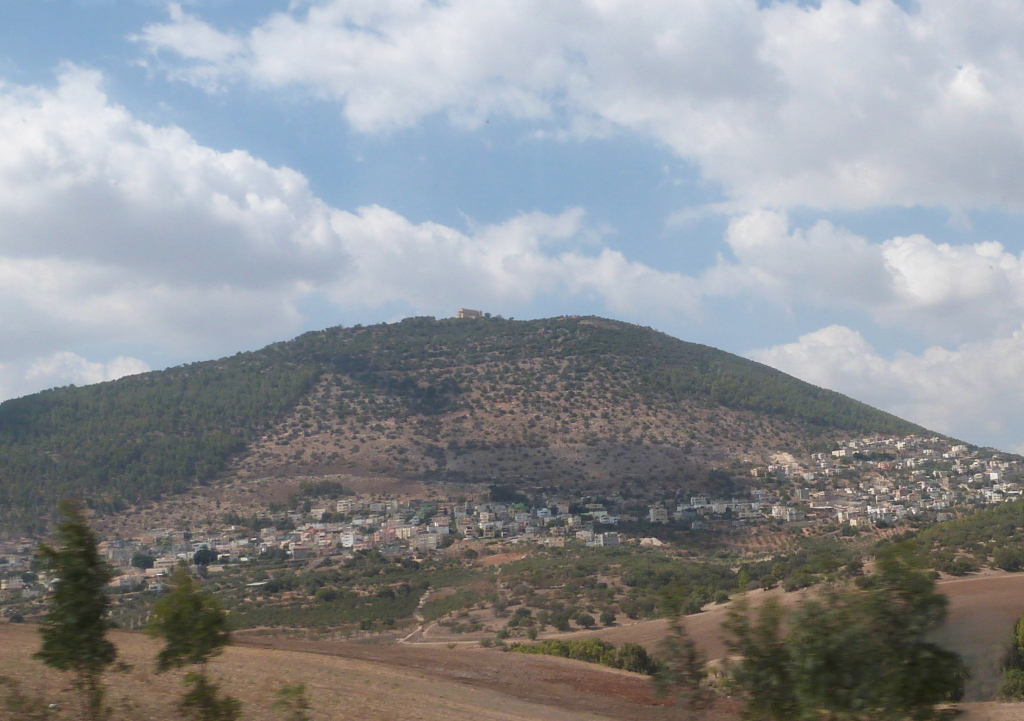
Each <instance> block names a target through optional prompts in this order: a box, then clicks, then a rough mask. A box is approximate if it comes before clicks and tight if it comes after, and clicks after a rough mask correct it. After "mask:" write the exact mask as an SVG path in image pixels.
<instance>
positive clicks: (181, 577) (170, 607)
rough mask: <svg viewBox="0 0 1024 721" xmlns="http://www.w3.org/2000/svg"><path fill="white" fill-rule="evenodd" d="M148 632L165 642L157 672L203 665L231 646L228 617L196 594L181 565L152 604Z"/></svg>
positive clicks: (193, 583)
mask: <svg viewBox="0 0 1024 721" xmlns="http://www.w3.org/2000/svg"><path fill="white" fill-rule="evenodd" d="M148 631H149V633H150V634H152V635H154V636H159V637H162V638H163V639H164V640H165V641H166V645H165V646H164V648H163V650H161V651H160V653H159V654H158V655H157V670H158V671H166V670H168V669H171V668H181V667H182V666H185V665H190V664H205V663H206V662H207V661H208V660H209V659H210V658H212V657H213V656H216V655H217V654H219V653H220V652H221V651H222V650H223V648H224V646H227V645H228V644H230V643H231V633H230V632H229V631H228V617H227V614H226V613H224V611H223V610H222V609H221V608H220V606H219V605H218V603H217V601H216V600H215V599H214V598H212V597H211V596H208V595H206V594H204V593H201V592H200V591H199V589H198V588H197V587H196V584H195V582H194V581H193V579H192V575H191V574H190V573H189V570H188V566H187V565H185V564H184V563H182V564H179V565H178V566H177V567H176V568H175V569H174V575H173V576H171V592H170V593H169V594H167V595H166V596H164V597H163V598H161V599H160V600H159V601H157V602H156V603H155V604H153V612H152V616H151V620H150V623H149V627H148Z"/></svg>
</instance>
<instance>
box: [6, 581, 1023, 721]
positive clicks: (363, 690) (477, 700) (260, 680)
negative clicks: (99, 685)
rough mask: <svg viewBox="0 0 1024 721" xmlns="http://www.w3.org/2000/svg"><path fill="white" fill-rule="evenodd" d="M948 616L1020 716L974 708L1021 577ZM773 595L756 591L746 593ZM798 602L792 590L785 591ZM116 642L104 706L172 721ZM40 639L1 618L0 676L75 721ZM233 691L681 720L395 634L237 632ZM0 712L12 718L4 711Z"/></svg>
mask: <svg viewBox="0 0 1024 721" xmlns="http://www.w3.org/2000/svg"><path fill="white" fill-rule="evenodd" d="M940 588H941V589H942V590H943V591H944V592H945V593H947V594H948V595H949V597H950V618H949V623H948V624H947V626H946V628H945V629H944V630H943V631H942V633H941V640H943V641H944V642H945V643H947V644H949V645H950V646H952V647H953V648H955V649H956V650H957V651H959V652H960V653H962V654H964V655H965V656H966V657H967V658H968V661H969V663H970V664H971V667H972V670H973V673H974V678H973V679H972V682H971V686H970V688H969V697H968V700H969V701H972V703H968V704H966V705H965V709H966V711H967V714H966V715H965V716H963V717H961V718H966V719H969V721H1010V720H1011V719H1024V706H1022V705H1019V704H1000V703H980V702H978V701H979V699H981V698H985V697H987V696H988V694H990V693H991V691H992V690H993V689H994V688H995V684H996V683H997V678H998V675H997V668H996V667H997V664H998V660H999V655H1000V654H1001V649H1002V644H1003V642H1004V639H1005V638H1006V637H1007V635H1008V634H1009V630H1010V628H1011V627H1012V625H1013V622H1014V619H1016V618H1017V616H1019V615H1020V614H1022V613H1024V575H1010V574H994V573H993V574H987V575H980V576H975V577H971V578H967V579H954V580H946V581H943V582H941V583H940ZM766 595H767V594H763V593H760V592H757V593H752V594H751V601H752V602H756V601H757V600H759V599H763V598H765V597H766ZM782 598H783V599H787V600H788V599H794V600H795V599H796V598H797V595H796V594H782ZM726 611H727V607H726V606H724V605H723V606H712V607H709V609H708V610H707V611H705V612H704V613H701V614H699V615H697V616H693V617H691V618H690V619H689V628H690V631H691V633H692V634H693V636H694V638H695V639H696V640H697V642H698V643H699V644H700V645H701V646H702V647H703V648H704V649H705V651H706V652H707V653H708V655H709V656H710V657H712V658H717V657H721V656H722V655H724V653H725V648H724V645H722V639H721V634H720V629H719V626H720V624H721V621H722V620H724V618H725V615H726ZM664 630H665V622H664V621H645V622H638V623H634V624H630V625H623V626H618V627H613V628H610V629H603V630H601V631H596V632H578V633H574V634H568V635H570V636H572V637H575V638H582V637H585V636H590V635H596V636H600V637H602V638H604V639H606V640H609V641H611V642H613V643H615V644H616V645H618V644H621V643H623V642H625V641H635V642H640V643H643V644H644V645H647V646H648V647H649V648H651V649H652V650H655V649H656V648H657V643H658V641H659V640H660V638H661V636H662V635H663V634H664ZM112 637H113V640H114V641H115V643H116V644H117V645H118V648H119V649H120V650H121V653H122V654H123V657H124V659H125V660H126V661H127V662H129V663H130V664H131V665H132V668H131V670H129V671H128V672H126V673H124V674H113V675H111V676H109V688H110V694H109V698H108V700H109V702H110V704H111V705H112V706H113V707H114V709H115V711H116V713H115V718H123V719H129V718H146V719H154V721H163V720H165V719H167V720H169V719H173V718H177V716H176V714H175V709H174V702H175V700H176V699H177V697H178V695H179V693H180V688H181V687H180V686H179V685H178V682H179V680H180V674H175V673H170V674H165V675H156V674H155V673H154V672H153V659H154V657H155V655H156V651H157V649H158V644H157V643H156V642H155V641H153V640H151V639H149V638H148V637H146V636H145V635H143V634H139V633H128V632H114V633H113V634H112ZM37 648H38V635H37V633H36V628H35V627H34V626H31V625H27V624H25V625H22V624H5V625H3V626H0V676H5V677H8V678H13V679H16V680H18V681H19V682H20V683H21V685H22V688H23V690H25V691H26V692H29V693H31V694H33V695H38V696H40V697H41V698H43V699H44V700H46V702H47V703H57V704H58V705H59V708H58V710H57V712H56V713H55V714H54V718H58V719H59V718H72V717H73V716H74V713H73V712H74V703H75V695H74V693H73V692H72V691H71V690H70V688H69V683H68V678H67V677H65V676H63V675H61V674H57V673H55V672H52V671H50V670H48V669H46V668H45V667H43V666H42V665H41V664H40V663H39V662H38V661H35V660H34V659H32V657H31V656H32V653H33V652H34V651H35V650H36V649H37ZM212 670H213V672H214V675H215V676H218V677H219V678H221V679H222V680H223V681H224V684H225V688H226V690H227V691H228V692H229V693H231V694H232V695H234V696H236V697H238V698H239V699H241V700H242V702H243V711H244V718H247V719H274V718H276V717H277V716H279V715H280V712H279V711H277V710H275V709H273V707H272V706H273V701H274V692H275V691H276V690H277V689H278V688H279V687H280V686H281V685H282V684H284V683H296V682H300V681H301V682H304V683H305V684H306V685H307V691H308V696H309V698H310V700H311V701H312V704H313V714H312V717H313V718H314V719H317V720H324V721H326V720H328V719H330V720H332V721H334V720H338V721H348V720H349V719H368V720H370V721H375V720H378V719H379V720H380V721H384V720H385V719H395V718H407V719H417V720H419V721H435V720H436V721H442V719H443V720H444V721H452V720H455V721H458V720H460V719H466V720H467V721H469V720H470V719H472V720H474V721H517V720H518V719H541V720H543V721H585V720H589V721H601V719H636V720H637V721H648V720H649V721H660V720H661V719H669V718H672V717H673V709H671V708H669V707H666V706H665V705H663V703H662V702H661V700H660V699H658V698H657V697H656V696H655V695H654V694H653V693H652V691H651V687H650V685H649V682H648V680H647V678H645V677H642V676H638V675H635V674H630V673H626V672H623V671H616V670H612V669H606V668H604V667H600V666H594V665H590V664H585V663H581V662H576V661H569V660H566V659H559V658H552V657H544V656H526V655H520V654H509V653H501V652H499V651H496V650H493V649H483V648H476V647H474V646H472V645H459V646H457V647H456V648H448V647H447V646H446V645H438V644H410V643H406V644H396V643H393V642H378V643H369V642H356V641H349V642H343V643H338V642H328V641H306V640H297V639H288V638H284V637H278V636H254V635H240V636H239V637H238V639H237V644H236V645H235V646H233V647H231V648H229V649H228V650H227V651H226V653H225V654H224V655H223V656H222V657H220V658H218V659H216V660H215V661H214V662H213V664H212ZM735 711H736V709H735V708H732V707H730V706H729V705H728V702H723V703H722V705H720V707H719V708H717V709H715V710H714V711H712V712H711V713H710V714H709V715H708V717H707V718H708V721H732V719H735V718H737V715H736V713H735ZM0 718H5V717H3V716H2V715H0Z"/></svg>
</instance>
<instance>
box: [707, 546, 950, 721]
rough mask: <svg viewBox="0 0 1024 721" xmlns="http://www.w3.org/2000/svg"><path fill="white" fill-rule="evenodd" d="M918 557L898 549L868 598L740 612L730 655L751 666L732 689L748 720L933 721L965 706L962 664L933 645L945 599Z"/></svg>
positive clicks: (840, 596) (768, 604)
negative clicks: (949, 708) (951, 705)
mask: <svg viewBox="0 0 1024 721" xmlns="http://www.w3.org/2000/svg"><path fill="white" fill-rule="evenodd" d="M912 550H913V549H912V548H910V547H908V546H905V545H901V544H896V545H893V546H891V547H889V548H888V549H886V550H885V551H884V552H883V553H881V554H880V555H879V557H878V559H877V564H876V565H877V572H876V574H875V576H874V577H873V579H872V580H873V583H872V584H871V585H870V587H869V588H868V589H867V590H864V591H861V590H857V589H852V588H849V587H834V588H831V589H828V590H826V591H825V592H824V593H822V594H821V595H820V596H818V597H817V598H813V599H809V600H807V601H804V602H803V603H802V604H800V605H798V606H797V608H796V609H795V610H794V611H793V612H791V613H790V614H788V618H787V614H786V613H784V612H783V610H782V608H781V607H780V606H779V605H778V603H777V602H776V601H775V600H774V599H770V600H767V601H765V602H764V603H763V604H761V606H760V607H759V608H758V609H757V612H756V614H755V613H754V612H752V611H751V609H750V608H748V607H747V606H746V605H745V604H739V605H738V606H737V607H736V609H734V610H733V611H732V613H731V614H730V619H729V622H728V623H727V624H726V626H725V628H726V631H727V632H728V633H729V634H730V636H731V638H730V641H729V649H730V651H731V652H732V653H734V654H737V655H740V656H742V660H741V661H739V662H738V663H737V664H736V665H734V666H733V668H732V670H731V682H732V684H733V685H734V686H735V687H737V688H738V689H739V690H740V691H741V692H742V693H743V695H744V697H745V700H746V711H745V715H746V717H747V718H750V719H777V720H778V721H782V720H783V719H785V720H786V721H789V720H791V719H796V718H802V719H819V718H828V719H872V720H875V719H893V720H895V719H904V718H908V717H910V718H914V719H928V718H934V717H936V715H937V714H938V712H937V711H936V708H935V707H936V705H937V704H940V703H943V702H945V701H949V700H956V699H957V698H959V696H960V695H961V694H962V692H963V685H964V682H965V680H966V670H965V666H964V664H963V662H962V661H961V659H960V657H959V656H957V655H956V654H954V653H952V652H950V651H947V650H945V649H943V648H941V647H939V646H937V645H936V644H934V643H931V642H930V641H929V640H928V637H929V634H930V633H932V632H933V631H935V630H936V629H937V628H939V627H940V626H941V625H942V623H943V621H944V619H945V615H946V603H947V602H946V598H945V597H944V596H942V595H941V594H939V593H938V592H937V591H936V590H935V582H934V580H933V579H932V578H931V577H930V576H929V575H928V574H927V573H926V572H925V571H923V570H922V569H921V567H920V566H921V562H920V560H919V558H918V557H916V556H915V554H913V553H912ZM786 626H788V628H789V629H790V630H789V632H788V634H786V635H784V634H783V628H784V627H786Z"/></svg>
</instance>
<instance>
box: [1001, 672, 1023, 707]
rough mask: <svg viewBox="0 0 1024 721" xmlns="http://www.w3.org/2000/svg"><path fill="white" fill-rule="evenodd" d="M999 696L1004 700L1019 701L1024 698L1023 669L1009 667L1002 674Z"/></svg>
mask: <svg viewBox="0 0 1024 721" xmlns="http://www.w3.org/2000/svg"><path fill="white" fill-rule="evenodd" d="M999 698H1001V699H1003V700H1004V701H1020V700H1021V699H1024V671H1022V670H1021V669H1019V668H1009V669H1007V670H1006V673H1004V674H1003V684H1002V685H1001V686H1000V687H999Z"/></svg>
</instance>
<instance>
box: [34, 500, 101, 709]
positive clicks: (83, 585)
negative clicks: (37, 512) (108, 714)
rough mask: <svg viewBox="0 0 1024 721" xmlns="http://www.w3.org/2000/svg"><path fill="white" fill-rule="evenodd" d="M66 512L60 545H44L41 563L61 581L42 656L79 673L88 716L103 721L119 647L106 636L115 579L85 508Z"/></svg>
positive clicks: (69, 505) (72, 506)
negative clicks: (107, 682)
mask: <svg viewBox="0 0 1024 721" xmlns="http://www.w3.org/2000/svg"><path fill="white" fill-rule="evenodd" d="M60 513H61V515H62V516H63V521H62V522H61V523H60V524H59V525H58V526H57V537H58V539H59V540H60V547H59V548H53V547H52V546H49V545H47V544H45V543H43V544H40V545H39V562H40V565H41V566H42V567H43V568H45V569H46V570H48V571H49V572H50V573H52V574H53V575H54V576H55V577H56V578H57V579H58V580H57V584H56V589H55V590H54V593H53V596H52V597H51V599H50V608H49V611H48V612H47V614H46V618H45V619H43V622H42V625H41V627H40V629H39V633H40V635H41V636H42V641H43V646H42V649H41V650H40V651H39V652H38V653H37V654H36V658H38V659H40V660H41V661H42V662H43V663H45V664H46V665H47V666H50V667H51V668H55V669H58V670H60V671H70V672H71V673H73V674H74V676H75V687H76V688H77V689H78V690H79V691H80V692H82V693H83V695H84V697H85V716H86V718H89V719H100V718H102V717H103V716H104V710H103V696H104V688H103V684H102V676H103V672H104V670H106V668H107V667H108V666H109V665H110V664H112V663H113V662H114V660H115V659H116V658H117V649H115V648H114V644H113V643H111V642H110V640H108V639H107V636H106V633H107V629H108V628H109V624H108V623H107V621H106V618H105V617H106V613H107V607H108V605H109V603H110V601H109V599H108V597H107V593H106V587H107V584H108V583H109V582H110V579H111V578H113V576H114V575H113V573H112V571H111V569H110V567H109V566H108V565H107V564H106V562H104V561H103V559H101V558H100V555H99V552H98V551H97V548H96V536H95V534H94V533H93V532H92V529H91V528H89V524H88V522H87V521H86V520H85V517H84V516H83V515H82V511H81V509H80V508H79V506H78V505H77V504H76V503H74V502H72V501H64V502H62V503H61V504H60Z"/></svg>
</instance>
